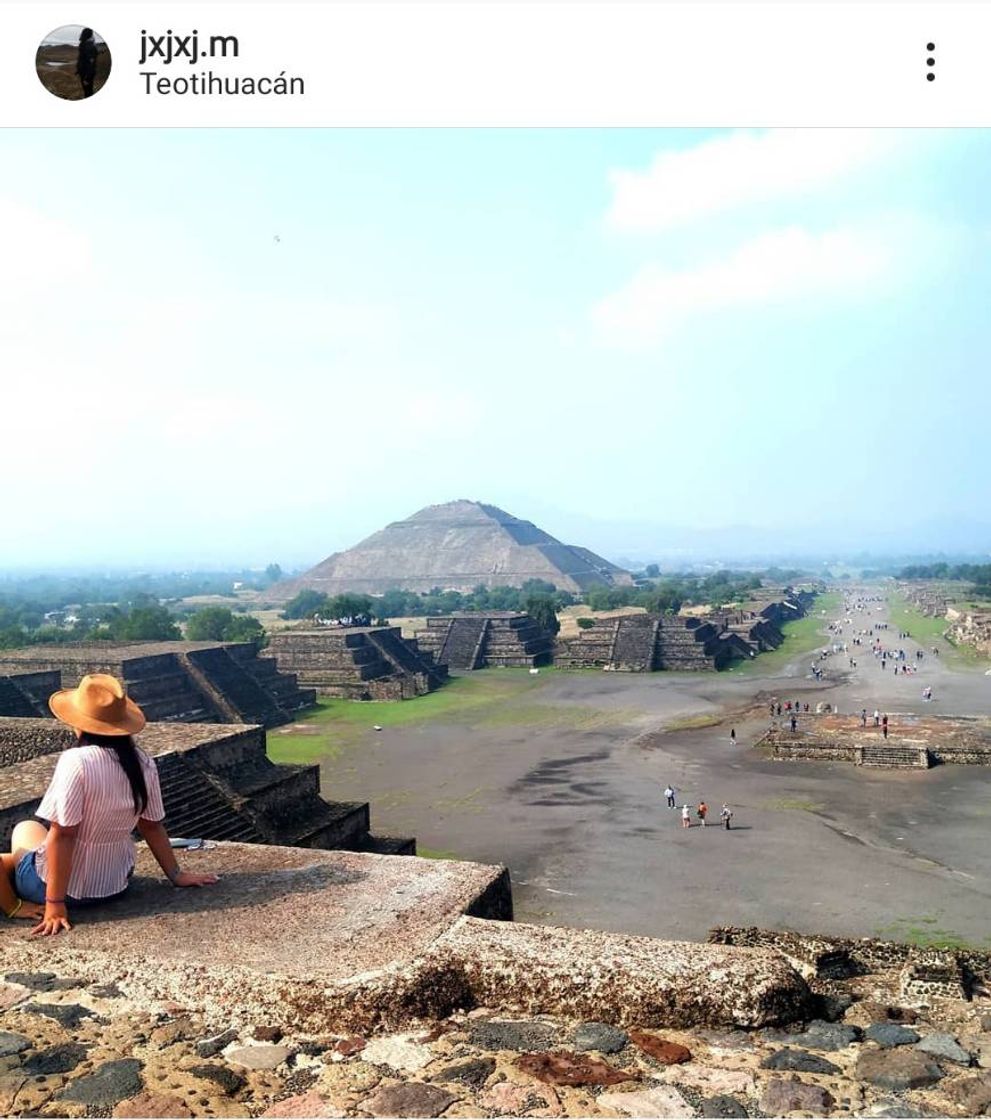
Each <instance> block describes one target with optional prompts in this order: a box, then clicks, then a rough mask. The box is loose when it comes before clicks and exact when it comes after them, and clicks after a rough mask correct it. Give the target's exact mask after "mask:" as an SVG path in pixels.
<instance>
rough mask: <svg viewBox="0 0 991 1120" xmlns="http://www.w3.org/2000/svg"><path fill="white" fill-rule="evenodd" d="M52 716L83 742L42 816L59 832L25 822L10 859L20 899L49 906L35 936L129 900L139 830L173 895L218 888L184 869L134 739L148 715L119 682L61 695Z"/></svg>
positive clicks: (154, 773)
mask: <svg viewBox="0 0 991 1120" xmlns="http://www.w3.org/2000/svg"><path fill="white" fill-rule="evenodd" d="M48 706H49V707H50V708H51V710H52V713H53V714H54V715H55V718H56V719H59V720H61V721H62V722H63V723H65V724H68V726H69V727H71V728H72V729H73V730H74V731H75V732H76V740H77V741H76V744H75V745H74V746H72V747H68V748H66V749H65V750H64V751H63V752H62V754H61V756H60V757H59V760H58V764H57V765H56V767H55V774H54V775H53V777H52V780H51V783H50V785H49V786H48V789H47V791H46V793H45V796H44V798H43V799H42V802H41V805H39V807H38V809H37V816H39V817H41V818H42V819H44V820H47V821H49V822H50V823H51V827H50V828H47V829H46V828H45V827H44V825H42V824H39V823H38V822H37V821H21V822H20V823H19V824H17V825H16V826H15V827H14V832H13V837H12V840H11V848H12V851H11V852H10V853H8V854H5V855H4V856H3V857H2V858H3V864H4V869H5V870H6V871H7V872H8V873H13V876H14V881H15V884H16V888H17V893H18V894H19V895H20V896H21V898H22V899H25V900H26V901H27V902H30V903H35V904H38V905H39V906H40V905H41V904H42V903H43V904H44V907H45V908H44V912H43V914H42V915H41V921H40V923H39V924H38V925H37V926H35V928H34V930H33V931H32V932H34V933H38V934H42V935H51V934H57V933H59V932H60V931H61V930H63V929H71V928H72V926H71V924H70V922H69V915H68V909H67V907H71V908H72V909H75V908H76V907H79V906H92V905H96V904H100V903H105V902H109V901H111V900H113V899H116V898H120V897H121V895H123V894H124V893H125V892H126V891H127V888H128V885H129V882H130V878H131V875H132V874H133V872H134V858H135V851H134V841H133V839H132V838H131V834H132V832H133V831H134V829H135V828H137V830H138V832H140V833H141V835H142V837H143V838H144V840H145V842H146V843H147V845H148V847H149V849H150V850H151V853H152V855H153V856H154V857H155V859H156V860H157V861H158V864H159V866H160V867H161V869H162V871H163V872H164V873H165V876H166V878H168V880H169V881H170V882H171V883H172V885H173V886H174V887H203V886H206V885H208V884H210V883H215V882H216V881H217V876H216V875H198V874H193V873H192V872H189V871H182V870H181V869H180V867H179V865H178V864H177V863H176V859H175V855H174V854H173V851H172V846H171V843H170V841H169V837H168V833H166V831H165V828H164V826H163V825H162V821H163V819H164V817H165V807H164V806H163V804H162V793H161V789H160V787H159V782H158V769H157V767H156V766H155V764H154V762H152V760H151V759H150V758H148V756H147V755H146V754H145V753H144V752H143V751H142V750H140V749H139V748H138V746H137V744H136V743H135V742H134V739H133V738H132V736H133V735H136V734H137V733H138V732H139V731H140V730H141V729H142V728H143V727H144V725H145V717H144V713H143V712H142V711H141V709H140V708H139V707H138V706H137V704H135V703H134V701H133V700H130V699H128V697H127V695H126V693H125V691H124V686H123V685H122V684H121V683H120V681H118V680H117V679H116V678H114V677H111V676H108V675H107V674H104V673H94V674H92V675H90V676H85V677H83V679H82V680H81V681H80V682H79V685H78V686H77V687H76V688H72V689H62V690H61V691H60V692H56V693H55V694H54V695H53V696H52V697H51V698H50V699H49V701H48Z"/></svg>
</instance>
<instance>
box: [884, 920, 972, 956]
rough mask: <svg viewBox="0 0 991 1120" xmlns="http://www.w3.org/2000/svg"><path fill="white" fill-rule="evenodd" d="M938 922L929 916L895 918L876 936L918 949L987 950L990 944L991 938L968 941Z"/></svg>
mask: <svg viewBox="0 0 991 1120" xmlns="http://www.w3.org/2000/svg"><path fill="white" fill-rule="evenodd" d="M938 921H939V919H938V918H934V917H933V916H932V915H931V914H921V915H918V916H915V917H909V918H896V919H895V920H894V921H893V922H891V923H890V924H889V925H886V926H881V927H880V928H879V929H878V931H877V936H878V937H884V938H887V939H888V940H889V941H905V942H907V943H908V944H909V945H915V946H916V947H917V948H919V949H987V947H988V945H989V944H991V937H986V938H985V939H984V940H983V941H968V940H967V939H966V938H963V937H961V936H960V935H959V934H957V933H954V932H953V931H952V930H948V929H942V928H941V927H940V926H939V925H938V924H937V923H938Z"/></svg>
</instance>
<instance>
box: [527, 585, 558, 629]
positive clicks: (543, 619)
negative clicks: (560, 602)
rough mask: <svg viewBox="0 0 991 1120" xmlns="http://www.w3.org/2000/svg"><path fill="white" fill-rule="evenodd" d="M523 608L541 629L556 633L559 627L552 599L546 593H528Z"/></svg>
mask: <svg viewBox="0 0 991 1120" xmlns="http://www.w3.org/2000/svg"><path fill="white" fill-rule="evenodd" d="M524 610H525V611H526V613H527V614H528V615H529V616H530V617H531V618H532V619H533V621H534V622H536V623H537V625H538V626H540V627H541V628H542V629H544V630H547V631H549V632H550V633H551V634H556V633H557V632H558V631H559V630H560V629H561V623H560V622H558V619H557V613H556V612H555V610H554V599H553V597H552V596H550V595H547V594H541V595H529V596H528V597H527V599H526V602H525V603H524Z"/></svg>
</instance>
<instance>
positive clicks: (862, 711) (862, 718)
mask: <svg viewBox="0 0 991 1120" xmlns="http://www.w3.org/2000/svg"><path fill="white" fill-rule="evenodd" d="M860 726H861V727H866V726H867V709H866V708H861V709H860Z"/></svg>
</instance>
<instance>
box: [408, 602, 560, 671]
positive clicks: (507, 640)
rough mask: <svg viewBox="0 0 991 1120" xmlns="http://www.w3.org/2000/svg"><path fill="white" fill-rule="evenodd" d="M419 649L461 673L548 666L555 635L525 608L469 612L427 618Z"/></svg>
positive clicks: (418, 635) (420, 632)
mask: <svg viewBox="0 0 991 1120" xmlns="http://www.w3.org/2000/svg"><path fill="white" fill-rule="evenodd" d="M416 639H417V642H418V643H419V646H420V649H422V650H429V651H430V652H431V653H432V654H433V655H434V657H435V658H436V659H437V660H438V661H440V662H443V663H444V664H445V665H447V666H449V667H450V668H451V669H456V670H459V671H461V672H466V671H469V670H471V669H490V668H506V667H508V666H516V667H521V668H529V669H533V668H537V667H538V666H540V665H549V664H550V661H551V655H552V650H553V645H554V639H553V636H552V635H551V634H550V633H549V632H548V631H546V630H544V629H543V628H542V627H541V626H539V625H538V624H537V623H536V622H534V620H533V619H532V618H531V617H530V616H529V615H528V614H526V613H525V612H524V611H493V612H491V613H488V614H475V613H471V612H468V611H464V612H459V613H457V614H452V615H442V616H437V617H433V618H428V619H427V626H426V629H425V630H418V631H417V634H416Z"/></svg>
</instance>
